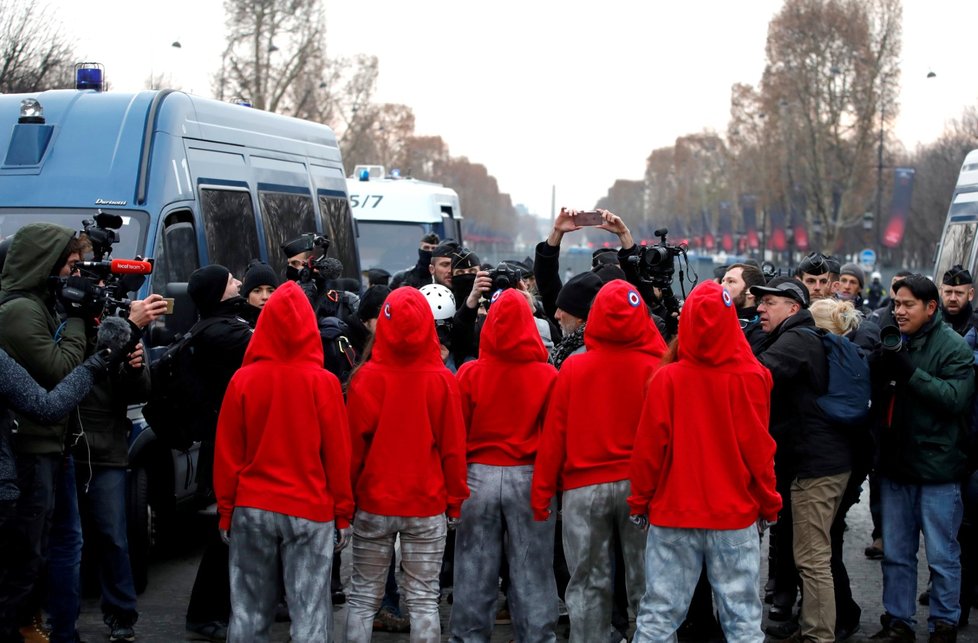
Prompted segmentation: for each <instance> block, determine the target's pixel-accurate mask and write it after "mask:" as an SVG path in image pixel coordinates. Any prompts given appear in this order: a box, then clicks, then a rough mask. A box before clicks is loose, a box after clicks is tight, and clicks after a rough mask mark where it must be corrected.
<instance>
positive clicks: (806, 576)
mask: <svg viewBox="0 0 978 643" xmlns="http://www.w3.org/2000/svg"><path fill="white" fill-rule="evenodd" d="M848 482H849V472H848V471H847V472H845V473H840V474H836V475H834V476H821V477H818V478H796V479H795V480H794V481H793V482H792V483H791V505H792V529H793V531H794V541H793V543H792V551H793V552H794V556H795V565H797V566H798V575H799V576H801V592H802V605H801V617H800V619H799V624H800V625H801V635H802V637H803V638H804V639H805V640H806V641H818V642H819V643H833V642H834V641H835V585H834V584H833V582H832V537H831V535H830V531H831V529H832V521H834V520H835V515H836V513H838V511H839V505H840V504H841V503H842V493H843V492H844V491H845V490H846V483H848Z"/></svg>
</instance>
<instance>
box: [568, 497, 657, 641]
mask: <svg viewBox="0 0 978 643" xmlns="http://www.w3.org/2000/svg"><path fill="white" fill-rule="evenodd" d="M630 486H631V485H630V484H629V482H628V480H619V481H618V482H607V483H604V484H596V485H589V486H587V487H579V488H577V489H570V490H568V491H565V492H564V497H563V511H562V512H561V513H562V518H563V537H564V538H563V541H564V555H565V556H566V557H567V568H568V570H569V571H570V582H569V583H568V584H567V593H566V597H565V602H566V603H567V613H568V615H569V616H570V624H571V629H570V640H571V643H594V642H595V641H605V640H607V639H608V636H609V634H610V632H611V603H612V594H613V592H614V586H613V574H614V573H619V574H624V575H625V587H626V590H627V592H628V605H629V607H630V608H631V611H632V614H637V613H638V606H639V603H640V602H641V598H642V592H644V591H645V534H644V533H643V532H642V531H641V530H640V529H638V528H636V527H635V525H633V524H631V522H630V521H629V520H628V514H629V508H628V502H627V499H628V494H629V491H630ZM616 532H617V533H618V536H619V539H620V540H621V547H622V553H623V554H624V558H625V569H623V570H622V569H619V570H613V562H612V561H613V556H614V552H613V550H612V542H613V538H614V535H615V533H616Z"/></svg>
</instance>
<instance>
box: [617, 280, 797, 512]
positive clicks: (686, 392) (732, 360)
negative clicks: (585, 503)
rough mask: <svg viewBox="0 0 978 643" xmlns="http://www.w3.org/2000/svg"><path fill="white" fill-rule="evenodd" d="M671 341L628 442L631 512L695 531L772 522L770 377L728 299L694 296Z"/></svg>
mask: <svg viewBox="0 0 978 643" xmlns="http://www.w3.org/2000/svg"><path fill="white" fill-rule="evenodd" d="M678 338H679V339H678V341H679V347H678V348H679V352H678V361H676V362H673V363H671V364H667V365H665V366H663V367H662V368H660V369H659V370H658V371H657V372H656V374H655V376H653V378H652V382H651V383H650V385H649V392H648V395H647V397H646V401H645V409H644V412H643V414H642V423H641V425H640V427H639V429H638V433H637V435H636V436H635V449H634V451H633V454H632V464H631V474H630V478H631V482H632V495H631V496H630V497H629V499H628V501H629V504H630V505H631V511H632V513H633V514H646V515H648V517H649V521H650V522H651V523H652V524H654V525H658V526H661V527H679V528H698V529H743V528H744V527H747V526H748V525H750V524H751V523H753V522H754V521H756V520H757V518H758V517H759V516H762V517H764V518H766V519H767V520H772V521H773V520H775V519H776V518H777V513H778V511H779V510H780V508H781V498H780V496H779V495H778V494H777V492H776V491H775V488H774V451H775V445H774V440H773V439H772V438H771V436H770V435H769V433H768V430H767V423H768V417H769V413H770V400H771V387H772V381H771V374H770V372H768V370H767V369H766V368H764V367H763V366H762V365H761V364H760V363H759V362H758V361H757V359H755V358H754V355H753V353H752V351H751V348H750V345H749V344H748V343H747V340H746V338H745V337H744V334H743V332H742V331H741V329H740V323H739V321H738V319H737V313H736V311H735V309H734V308H733V305H732V301H731V298H730V295H729V293H727V291H726V290H725V289H724V288H722V287H721V286H720V285H718V284H716V283H714V282H704V283H702V284H700V285H699V286H697V287H696V288H694V289H693V292H692V293H690V296H689V298H688V299H686V302H685V304H684V305H683V312H682V315H681V316H680V317H679V336H678Z"/></svg>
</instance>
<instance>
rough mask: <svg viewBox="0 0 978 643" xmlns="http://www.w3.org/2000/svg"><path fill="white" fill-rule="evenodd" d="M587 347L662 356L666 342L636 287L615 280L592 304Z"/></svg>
mask: <svg viewBox="0 0 978 643" xmlns="http://www.w3.org/2000/svg"><path fill="white" fill-rule="evenodd" d="M584 345H585V346H586V347H587V350H589V351H592V350H595V349H597V348H606V349H617V350H639V351H643V352H646V353H649V354H650V355H655V356H657V357H661V356H662V355H663V354H665V352H666V342H665V340H663V339H662V335H660V334H659V330H658V329H657V328H656V327H655V324H654V323H652V318H651V317H650V316H649V311H648V309H647V308H646V307H645V302H644V301H642V296H641V295H640V294H639V293H638V290H637V289H636V288H635V286H633V285H631V284H630V283H628V282H627V281H623V280H621V279H615V280H614V281H609V282H608V283H606V284H605V285H604V286H603V287H602V288H601V290H600V291H598V294H597V296H596V297H595V298H594V303H593V304H591V312H590V314H588V318H587V327H586V328H585V329H584Z"/></svg>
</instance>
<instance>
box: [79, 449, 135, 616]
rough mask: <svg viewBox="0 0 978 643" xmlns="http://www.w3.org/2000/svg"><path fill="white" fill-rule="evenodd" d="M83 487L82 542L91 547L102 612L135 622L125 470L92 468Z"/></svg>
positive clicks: (81, 500)
mask: <svg viewBox="0 0 978 643" xmlns="http://www.w3.org/2000/svg"><path fill="white" fill-rule="evenodd" d="M85 487H86V485H85V484H83V483H81V482H80V483H79V485H78V501H79V505H80V506H81V510H82V516H83V526H84V533H85V540H86V541H87V542H88V543H89V544H90V545H94V552H95V554H96V561H97V565H98V572H99V587H100V588H101V590H102V613H103V614H104V615H106V616H112V617H115V618H117V619H119V620H120V621H122V622H126V623H134V622H135V621H136V617H137V613H136V588H135V585H134V583H133V580H132V567H131V565H130V564H129V537H128V533H127V531H126V470H125V469H123V468H120V467H93V468H92V477H91V480H89V482H88V484H87V487H88V488H87V489H86V488H85Z"/></svg>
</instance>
